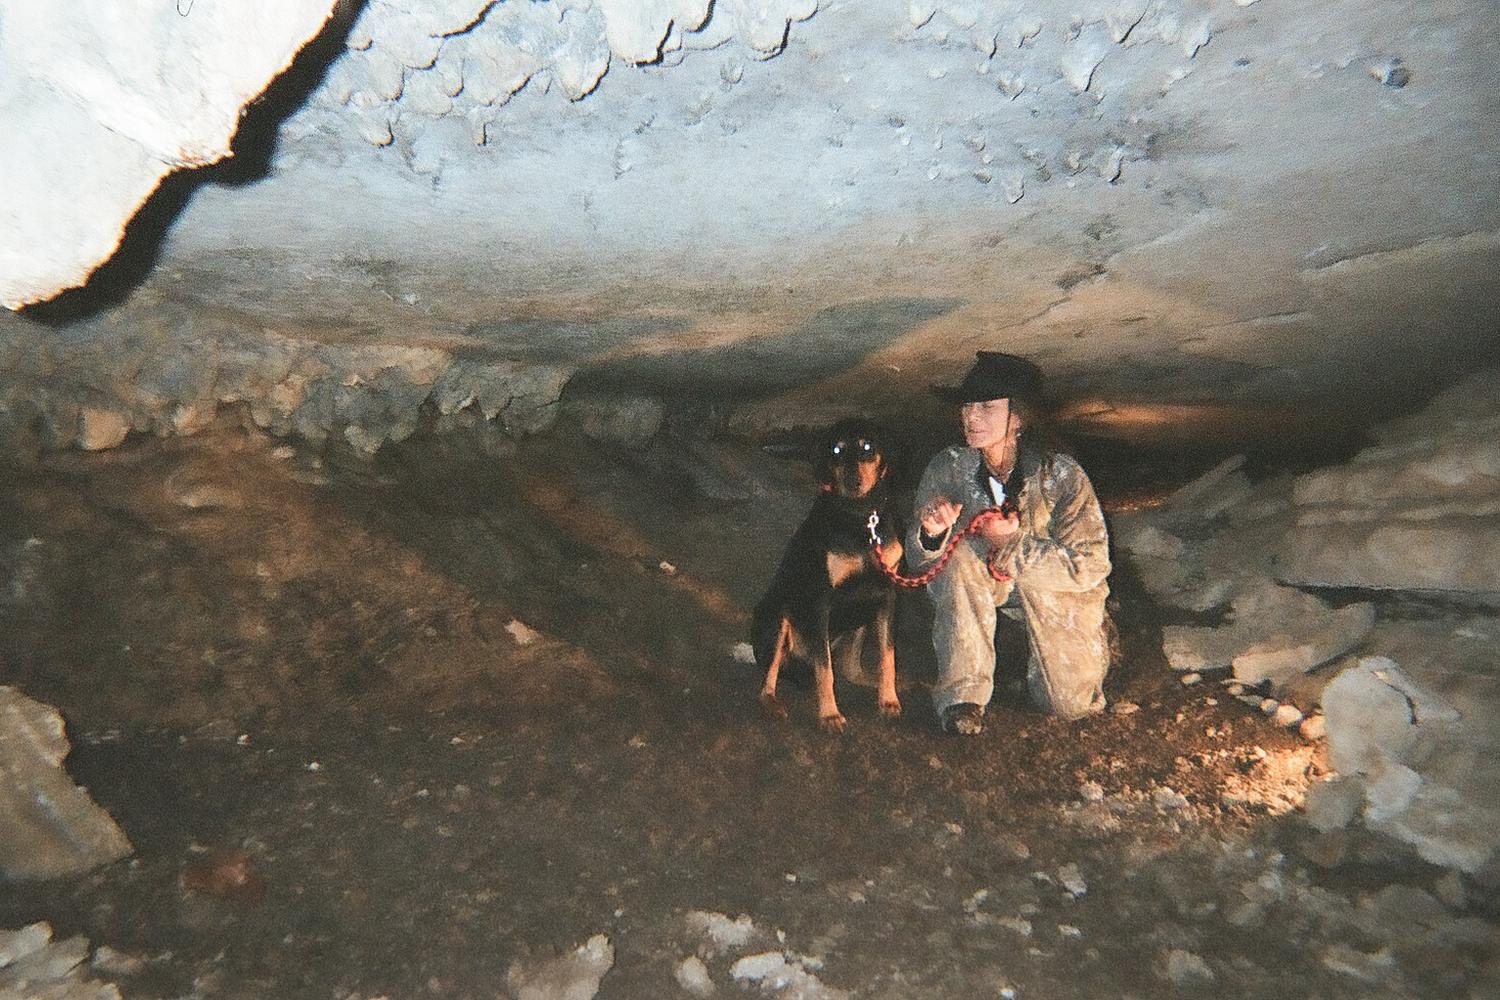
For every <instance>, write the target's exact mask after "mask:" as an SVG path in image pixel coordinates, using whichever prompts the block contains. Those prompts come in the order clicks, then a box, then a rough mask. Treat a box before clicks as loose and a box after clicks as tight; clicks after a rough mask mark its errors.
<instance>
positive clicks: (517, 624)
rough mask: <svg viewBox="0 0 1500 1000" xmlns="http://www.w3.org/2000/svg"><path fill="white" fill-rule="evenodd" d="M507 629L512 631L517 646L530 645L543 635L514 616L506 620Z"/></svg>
mask: <svg viewBox="0 0 1500 1000" xmlns="http://www.w3.org/2000/svg"><path fill="white" fill-rule="evenodd" d="M505 631H506V632H508V633H510V637H511V639H512V640H513V641H514V642H515V644H516V645H517V646H530V645H531V644H532V643H534V642H536V641H537V640H538V639H540V638H541V637H542V634H541V633H540V632H538V631H537V630H536V629H534V628H532V627H531V626H530V625H527V624H526V623H525V622H523V621H521V620H520V619H518V618H512V619H511V620H510V621H508V622H506V623H505Z"/></svg>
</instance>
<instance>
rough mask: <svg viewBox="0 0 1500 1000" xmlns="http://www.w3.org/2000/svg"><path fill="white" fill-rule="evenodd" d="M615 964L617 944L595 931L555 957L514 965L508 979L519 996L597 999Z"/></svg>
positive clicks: (533, 999)
mask: <svg viewBox="0 0 1500 1000" xmlns="http://www.w3.org/2000/svg"><path fill="white" fill-rule="evenodd" d="M614 964H615V947H614V945H612V944H611V943H610V941H609V938H608V937H606V936H605V935H603V934H595V935H594V936H593V937H591V938H589V939H588V940H587V941H585V942H584V943H583V944H581V945H579V946H578V947H577V948H575V949H573V950H572V951H570V952H568V953H567V954H566V955H562V956H560V957H558V958H555V959H552V960H551V961H548V962H542V963H540V964H535V965H526V964H522V963H519V962H518V963H515V964H513V965H511V967H510V970H509V971H508V972H507V973H506V976H505V982H506V986H507V987H508V988H509V990H510V994H511V996H513V997H514V998H515V1000H593V998H594V995H595V994H596V993H598V992H599V983H600V981H601V980H603V978H604V975H605V973H607V972H609V970H610V969H612V968H614Z"/></svg>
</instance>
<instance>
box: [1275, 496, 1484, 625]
mask: <svg viewBox="0 0 1500 1000" xmlns="http://www.w3.org/2000/svg"><path fill="white" fill-rule="evenodd" d="M1275 566H1276V577H1277V579H1279V580H1281V581H1282V582H1284V583H1290V584H1296V585H1298V586H1308V587H1359V588H1365V589H1371V590H1411V591H1427V592H1439V593H1442V592H1447V593H1459V594H1465V595H1469V596H1471V597H1473V598H1474V599H1476V600H1478V601H1482V602H1483V603H1487V604H1500V515H1492V516H1463V515H1446V516H1435V517H1427V516H1425V515H1424V516H1421V517H1416V516H1414V515H1413V514H1412V512H1410V511H1407V512H1395V511H1387V512H1371V513H1370V514H1369V515H1368V518H1367V519H1363V520H1359V521H1355V522H1353V523H1343V524H1327V523H1314V524H1307V523H1304V522H1300V521H1299V523H1298V525H1297V526H1296V527H1295V528H1293V529H1292V530H1291V531H1289V532H1287V534H1286V535H1285V536H1284V538H1283V539H1282V541H1281V543H1280V545H1279V546H1278V548H1277V551H1276V559H1275Z"/></svg>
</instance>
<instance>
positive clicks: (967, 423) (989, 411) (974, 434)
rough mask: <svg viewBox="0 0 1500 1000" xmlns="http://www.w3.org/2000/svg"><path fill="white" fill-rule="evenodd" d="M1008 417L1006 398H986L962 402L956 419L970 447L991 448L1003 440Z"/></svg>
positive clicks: (1008, 410)
mask: <svg viewBox="0 0 1500 1000" xmlns="http://www.w3.org/2000/svg"><path fill="white" fill-rule="evenodd" d="M1009 418H1010V400H1008V399H986V400H984V401H983V402H978V403H964V404H963V405H961V406H960V407H959V408H958V419H959V422H960V423H961V424H963V429H964V442H965V443H966V444H967V445H968V446H969V447H970V448H980V449H984V448H991V447H994V446H995V445H998V444H1000V443H1001V442H1003V441H1004V440H1005V435H1006V431H1007V428H1006V424H1007V423H1008V422H1009Z"/></svg>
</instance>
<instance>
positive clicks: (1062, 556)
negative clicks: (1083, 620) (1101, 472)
mask: <svg viewBox="0 0 1500 1000" xmlns="http://www.w3.org/2000/svg"><path fill="white" fill-rule="evenodd" d="M1052 474H1053V477H1054V478H1055V482H1056V490H1057V495H1056V497H1055V499H1054V500H1053V503H1052V517H1051V521H1050V525H1049V527H1050V531H1049V532H1048V534H1047V535H1027V536H1025V537H1023V538H1021V539H1020V542H1019V544H1017V546H1016V549H1015V553H1014V555H1013V556H1012V557H1011V560H1010V562H1011V572H1012V574H1013V575H1014V576H1016V577H1017V578H1024V579H1025V580H1026V582H1027V583H1028V584H1029V585H1030V586H1032V587H1040V588H1042V589H1045V590H1058V591H1086V590H1093V589H1094V588H1095V587H1097V586H1099V584H1101V583H1103V582H1104V579H1105V578H1106V577H1107V576H1109V570H1110V564H1109V530H1108V528H1106V527H1105V524H1104V512H1103V511H1102V510H1100V509H1099V500H1098V498H1097V497H1095V496H1094V485H1093V484H1092V483H1090V482H1089V477H1088V475H1087V474H1086V473H1085V472H1084V471H1083V468H1082V467H1081V466H1080V465H1079V464H1078V463H1077V462H1076V461H1074V460H1073V459H1072V458H1070V457H1068V456H1067V455H1058V456H1057V457H1056V458H1055V459H1054V463H1053V472H1052Z"/></svg>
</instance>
